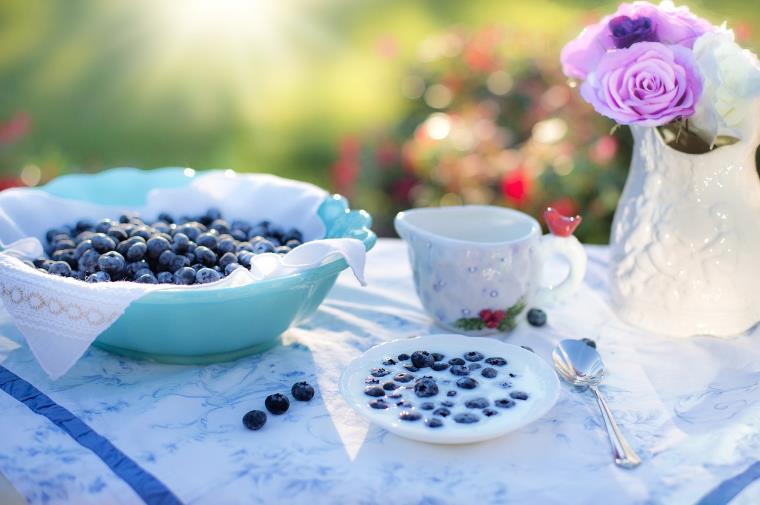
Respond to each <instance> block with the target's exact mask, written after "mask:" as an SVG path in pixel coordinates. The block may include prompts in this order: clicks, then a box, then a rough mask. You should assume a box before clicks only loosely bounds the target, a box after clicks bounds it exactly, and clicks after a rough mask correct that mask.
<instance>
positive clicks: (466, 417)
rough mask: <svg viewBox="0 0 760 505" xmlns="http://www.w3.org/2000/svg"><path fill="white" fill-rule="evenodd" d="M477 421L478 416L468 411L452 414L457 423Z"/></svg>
mask: <svg viewBox="0 0 760 505" xmlns="http://www.w3.org/2000/svg"><path fill="white" fill-rule="evenodd" d="M478 421H480V417H478V416H477V415H475V414H471V413H469V412H460V413H459V414H455V415H454V422H457V423H461V424H472V423H477V422H478Z"/></svg>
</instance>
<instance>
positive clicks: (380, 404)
mask: <svg viewBox="0 0 760 505" xmlns="http://www.w3.org/2000/svg"><path fill="white" fill-rule="evenodd" d="M369 406H370V407H372V408H373V409H378V410H385V409H387V408H388V403H387V402H386V401H385V400H384V399H382V398H378V399H377V400H372V401H371V402H369Z"/></svg>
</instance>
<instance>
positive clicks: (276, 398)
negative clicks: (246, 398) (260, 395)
mask: <svg viewBox="0 0 760 505" xmlns="http://www.w3.org/2000/svg"><path fill="white" fill-rule="evenodd" d="M264 406H265V407H266V408H267V410H268V411H269V412H271V413H272V414H274V415H276V416H279V415H281V414H284V413H285V412H287V410H288V407H290V400H288V397H287V396H285V395H283V394H281V393H275V394H273V395H269V396H267V398H266V400H264Z"/></svg>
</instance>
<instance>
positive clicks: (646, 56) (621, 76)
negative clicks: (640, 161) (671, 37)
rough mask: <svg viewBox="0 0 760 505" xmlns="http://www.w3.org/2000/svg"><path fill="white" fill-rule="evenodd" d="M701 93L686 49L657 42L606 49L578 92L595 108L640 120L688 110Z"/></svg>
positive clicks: (647, 122)
mask: <svg viewBox="0 0 760 505" xmlns="http://www.w3.org/2000/svg"><path fill="white" fill-rule="evenodd" d="M701 94H702V77H701V75H700V73H699V71H698V70H697V67H696V63H695V61H694V57H693V56H692V53H691V51H690V50H689V49H686V48H685V47H682V46H666V45H663V44H660V43H658V42H639V43H637V44H633V45H632V46H631V47H629V48H627V49H615V50H613V51H609V52H607V53H605V54H604V55H603V56H602V58H601V61H600V62H599V65H598V66H597V67H596V70H595V71H593V72H592V73H591V74H589V75H588V77H587V79H586V81H584V83H583V85H582V86H581V96H583V98H584V99H585V100H586V101H587V102H589V103H590V104H591V105H593V106H594V109H596V111H597V112H599V113H600V114H602V115H604V116H607V117H609V118H612V119H614V120H615V121H617V122H618V123H620V124H638V125H642V126H660V125H663V124H666V123H668V122H670V121H672V120H673V119H676V118H678V117H689V116H691V115H692V114H694V109H695V106H696V104H697V101H698V100H699V97H700V95H701Z"/></svg>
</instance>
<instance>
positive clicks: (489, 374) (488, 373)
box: [480, 366, 499, 379]
mask: <svg viewBox="0 0 760 505" xmlns="http://www.w3.org/2000/svg"><path fill="white" fill-rule="evenodd" d="M480 375H482V376H483V377H485V378H486V379H493V378H494V377H496V376H497V375H499V372H497V371H496V369H495V368H491V367H490V366H487V367H485V368H484V369H483V370H481V372H480Z"/></svg>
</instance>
